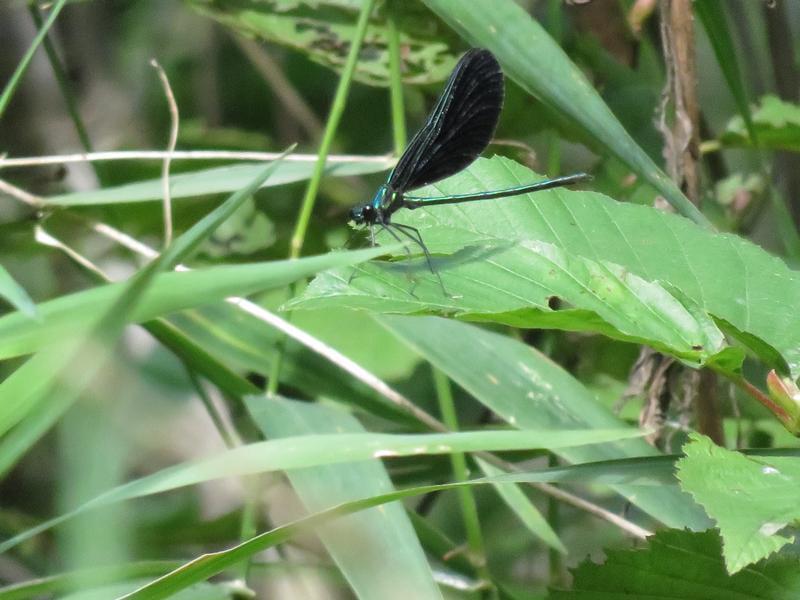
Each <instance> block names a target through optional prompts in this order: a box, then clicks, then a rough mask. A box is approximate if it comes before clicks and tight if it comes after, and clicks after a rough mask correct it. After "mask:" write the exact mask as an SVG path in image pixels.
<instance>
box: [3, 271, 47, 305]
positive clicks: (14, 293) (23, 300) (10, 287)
mask: <svg viewBox="0 0 800 600" xmlns="http://www.w3.org/2000/svg"><path fill="white" fill-rule="evenodd" d="M0 298H5V299H6V301H7V302H8V303H9V304H10V305H11V306H13V307H14V308H16V309H17V310H18V311H20V312H21V313H23V314H25V315H26V316H28V317H31V318H36V317H37V316H38V314H37V312H36V304H35V303H34V302H33V300H31V297H30V296H28V292H26V291H25V288H23V287H22V286H21V285H20V284H18V283H17V282H16V281H15V280H14V278H13V277H11V274H10V273H9V272H8V271H6V269H5V267H3V265H0Z"/></svg>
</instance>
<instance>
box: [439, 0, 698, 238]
mask: <svg viewBox="0 0 800 600" xmlns="http://www.w3.org/2000/svg"><path fill="white" fill-rule="evenodd" d="M424 2H425V4H426V5H427V6H428V7H429V8H430V9H431V10H432V11H433V12H435V13H436V14H437V15H439V16H440V17H441V18H442V19H443V20H444V21H445V22H446V23H448V24H449V25H450V26H451V27H452V28H453V29H455V30H456V31H457V32H458V33H459V34H460V35H462V36H463V37H464V38H465V39H467V40H468V41H469V42H470V43H472V44H474V45H476V46H481V47H484V48H488V49H489V50H491V51H492V52H493V53H494V54H495V56H496V57H497V59H498V60H499V61H500V64H501V65H502V66H503V69H504V70H505V72H506V73H507V74H508V76H509V77H510V78H511V79H513V80H514V81H516V82H517V83H518V84H519V85H520V86H521V87H522V88H523V89H525V90H526V91H528V92H529V93H531V94H533V95H534V96H536V97H537V98H539V99H540V100H542V101H543V102H545V103H546V104H548V105H549V106H550V107H552V108H553V109H554V110H556V111H557V112H559V113H562V114H564V115H566V116H567V117H569V118H570V119H571V120H572V121H573V122H574V123H575V124H576V125H578V126H580V127H581V128H582V129H583V130H584V132H585V133H586V134H588V135H589V136H590V137H591V138H592V139H593V140H594V142H595V143H597V144H598V145H599V146H600V147H602V148H604V149H605V150H607V151H608V152H609V153H611V154H613V155H614V156H616V157H617V158H619V159H620V160H621V161H622V162H623V163H625V164H626V165H628V167H629V168H630V169H631V170H633V171H634V173H636V174H637V175H639V176H640V177H642V178H643V179H644V180H646V181H647V182H648V183H650V184H651V185H652V186H653V187H655V188H656V189H657V190H658V191H659V192H660V193H661V194H662V195H663V196H664V198H665V199H666V200H667V201H668V202H669V203H670V204H671V205H672V206H673V207H675V210H677V211H678V212H679V213H680V214H682V215H684V216H685V217H688V218H689V219H691V220H692V221H694V222H695V223H698V224H700V225H702V226H704V227H708V228H712V226H711V224H710V223H709V221H708V219H706V217H705V216H704V215H703V214H702V213H701V212H700V211H699V210H698V209H697V207H695V206H694V205H693V204H692V203H691V202H689V200H688V199H687V198H686V197H685V196H684V195H683V194H682V193H681V191H680V190H679V189H678V187H677V186H676V185H675V183H674V182H673V181H672V180H671V179H670V178H669V177H667V176H666V175H665V174H664V173H663V172H662V171H661V169H659V168H658V166H657V165H656V164H655V163H654V162H653V161H652V160H651V159H650V157H649V156H648V155H647V153H646V152H645V151H644V150H643V149H642V148H641V147H640V146H639V145H638V144H637V143H636V142H635V141H634V140H633V138H631V136H630V135H629V134H628V132H627V131H625V128H624V127H623V126H622V124H621V123H620V122H619V121H618V120H617V118H616V117H615V116H614V114H613V113H612V112H611V110H610V109H609V108H608V106H606V104H605V102H603V100H602V98H601V97H600V95H599V94H598V93H597V92H596V91H595V90H594V89H593V88H592V86H591V85H590V84H589V82H588V81H587V80H586V77H585V76H584V75H583V73H582V72H581V70H580V69H578V67H577V66H575V64H573V63H572V61H571V60H570V59H569V57H568V56H567V55H566V53H564V51H563V50H562V49H561V48H560V47H559V46H558V44H556V43H555V42H554V41H553V39H552V38H551V37H550V36H549V35H548V34H547V32H546V31H545V30H544V28H543V27H542V26H541V25H539V23H537V22H536V21H535V20H534V19H533V18H532V17H531V16H530V15H529V14H528V13H527V12H525V10H524V9H523V8H522V7H521V6H519V5H518V4H516V3H515V2H513V0H495V1H493V2H463V1H462V0H424Z"/></svg>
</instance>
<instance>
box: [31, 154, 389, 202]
mask: <svg viewBox="0 0 800 600" xmlns="http://www.w3.org/2000/svg"><path fill="white" fill-rule="evenodd" d="M367 158H369V160H367ZM392 163H393V159H391V158H389V157H385V158H384V157H365V159H364V160H363V161H352V162H334V163H330V164H328V165H326V167H325V175H326V176H331V177H348V176H351V175H365V174H367V173H378V172H380V171H385V170H386V169H388V168H389V167H391V166H392ZM260 169H261V164H260V163H256V164H237V165H228V166H224V167H212V168H210V169H202V170H199V171H192V172H190V173H180V174H177V175H172V176H170V196H171V197H172V198H173V199H179V198H190V197H193V196H207V195H209V194H220V193H224V192H231V191H235V190H238V189H240V188H242V187H244V186H245V185H247V183H248V182H249V181H251V180H252V179H253V177H255V176H256V174H257V173H258V171H259V170H260ZM313 169H314V162H313V161H303V162H301V161H283V162H282V163H281V164H280V166H277V167H276V170H275V172H274V174H273V176H272V177H270V178H269V180H268V181H266V182H264V183H263V184H262V186H261V187H273V186H279V185H285V184H288V183H294V182H296V181H304V180H306V179H308V178H309V177H311V173H312V171H313ZM162 195H163V192H162V189H161V179H148V180H146V181H137V182H134V183H127V184H124V185H119V186H115V187H108V188H102V189H99V190H92V191H83V192H70V193H68V194H59V195H56V196H49V197H47V198H45V199H44V202H45V204H46V205H47V206H94V205H100V204H118V203H128V202H155V201H159V200H161V197H162Z"/></svg>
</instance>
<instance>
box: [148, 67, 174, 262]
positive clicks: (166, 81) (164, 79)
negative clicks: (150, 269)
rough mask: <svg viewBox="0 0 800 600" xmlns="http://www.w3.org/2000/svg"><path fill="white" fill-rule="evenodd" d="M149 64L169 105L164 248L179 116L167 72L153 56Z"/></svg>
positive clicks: (163, 174)
mask: <svg viewBox="0 0 800 600" xmlns="http://www.w3.org/2000/svg"><path fill="white" fill-rule="evenodd" d="M150 65H151V66H152V67H153V68H154V69H155V70H156V71H158V78H159V79H160V80H161V86H162V87H163V88H164V95H165V96H166V98H167V105H168V106H169V121H170V125H169V143H168V144H167V153H166V155H165V156H164V162H163V164H162V166H161V185H162V189H163V196H164V198H163V202H164V248H166V247H167V246H169V245H170V244H171V243H172V199H171V198H170V195H169V166H170V163H171V162H172V153H173V152H175V145H176V144H177V143H178V124H179V123H180V117H179V115H178V104H177V102H175V95H174V94H173V93H172V87H170V85H169V79H168V78H167V74H166V73H165V72H164V69H162V68H161V65H160V64H158V61H157V60H156V59H155V58H153V59H151V60H150Z"/></svg>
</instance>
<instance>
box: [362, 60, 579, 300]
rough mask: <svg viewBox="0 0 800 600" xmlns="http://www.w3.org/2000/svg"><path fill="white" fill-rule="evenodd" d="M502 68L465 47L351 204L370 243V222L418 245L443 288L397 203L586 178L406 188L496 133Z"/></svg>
mask: <svg viewBox="0 0 800 600" xmlns="http://www.w3.org/2000/svg"><path fill="white" fill-rule="evenodd" d="M503 93H504V90H503V70H502V69H501V68H500V64H499V63H498V62H497V59H496V58H495V57H494V55H493V54H492V53H491V52H489V51H488V50H483V49H480V48H473V49H472V50H469V51H468V52H467V53H466V54H464V56H462V57H461V60H459V61H458V64H457V65H456V67H455V69H453V72H452V73H451V74H450V78H449V79H448V80H447V85H446V86H445V88H444V91H443V92H442V95H441V97H440V98H439V100H438V101H437V102H436V106H435V107H434V108H433V110H432V111H431V114H430V115H428V120H427V121H426V122H425V125H424V126H423V127H422V129H420V130H419V131H418V132H417V134H416V135H415V136H414V137H413V138H412V140H411V143H409V144H408V147H407V148H406V149H405V152H403V155H402V156H401V157H400V160H398V161H397V165H396V166H395V167H394V169H392V172H391V173H390V174H389V178H388V179H387V180H386V183H384V184H383V185H382V186H381V187H379V188H378V191H377V192H376V193H375V196H374V198H373V199H372V200H370V201H369V202H365V203H363V204H360V205H358V206H355V207H353V208H352V209H351V210H350V220H351V221H353V222H354V223H355V224H356V225H367V226H369V228H370V233H371V234H372V240H373V244H374V233H373V231H374V229H373V228H374V227H375V226H378V227H380V228H381V229H385V230H386V231H387V232H388V233H390V234H391V235H392V236H393V237H394V238H395V239H396V240H397V241H399V242H402V239H401V236H403V237H406V238H408V239H410V240H411V241H413V242H414V243H415V244H418V245H419V246H420V248H422V252H423V254H424V255H425V260H426V261H427V263H428V268H429V269H430V270H431V272H432V273H433V274H434V275H436V277H437V278H438V280H439V285H440V286H441V287H442V290H444V291H445V294H446V295H447V292H446V290H445V289H444V284H443V283H442V278H441V276H440V275H439V273H438V272H437V271H436V270H435V269H434V268H433V261H432V260H431V254H430V252H429V251H428V247H427V246H426V245H425V242H424V241H423V240H422V236H421V235H420V233H419V230H417V229H416V228H415V227H412V226H411V225H405V224H402V223H394V222H393V221H392V215H394V213H395V212H397V211H398V210H400V209H401V208H408V209H411V210H413V209H415V208H420V207H421V206H425V207H428V206H437V205H440V204H456V203H460V202H470V201H472V200H489V199H491V198H504V197H506V196H517V195H520V194H528V193H530V192H538V191H540V190H548V189H551V188H556V187H561V186H565V185H570V184H573V183H577V182H580V181H585V180H587V179H590V176H589V175H587V174H586V173H577V174H575V175H567V176H565V177H557V178H555V179H547V180H545V181H537V182H535V183H529V184H525V185H520V186H516V187H512V188H507V189H503V190H492V191H482V192H474V193H469V194H457V195H453V196H437V197H432V198H429V197H423V196H413V195H410V194H408V192H410V191H413V190H416V189H418V188H421V187H424V186H426V185H430V184H432V183H436V182H437V181H440V180H442V179H444V178H446V177H449V176H450V175H454V174H455V173H458V172H459V171H461V170H462V169H465V168H466V167H467V166H469V165H470V164H471V163H472V162H473V161H474V160H475V159H476V158H478V156H479V155H480V154H481V152H483V150H484V149H485V148H486V146H488V145H489V142H490V141H491V139H492V136H493V135H494V130H495V127H496V126H497V121H498V119H499V118H500V110H501V109H502V107H503Z"/></svg>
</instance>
